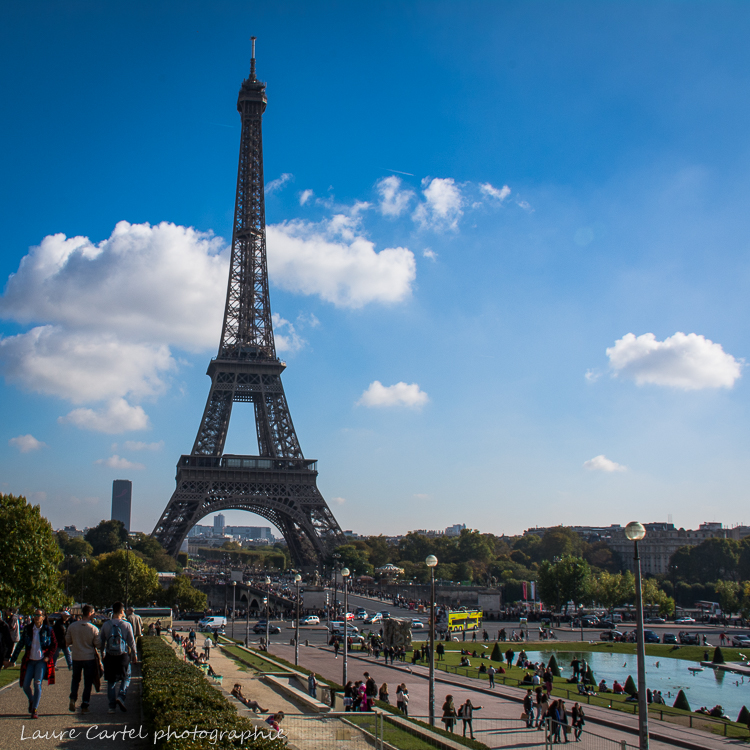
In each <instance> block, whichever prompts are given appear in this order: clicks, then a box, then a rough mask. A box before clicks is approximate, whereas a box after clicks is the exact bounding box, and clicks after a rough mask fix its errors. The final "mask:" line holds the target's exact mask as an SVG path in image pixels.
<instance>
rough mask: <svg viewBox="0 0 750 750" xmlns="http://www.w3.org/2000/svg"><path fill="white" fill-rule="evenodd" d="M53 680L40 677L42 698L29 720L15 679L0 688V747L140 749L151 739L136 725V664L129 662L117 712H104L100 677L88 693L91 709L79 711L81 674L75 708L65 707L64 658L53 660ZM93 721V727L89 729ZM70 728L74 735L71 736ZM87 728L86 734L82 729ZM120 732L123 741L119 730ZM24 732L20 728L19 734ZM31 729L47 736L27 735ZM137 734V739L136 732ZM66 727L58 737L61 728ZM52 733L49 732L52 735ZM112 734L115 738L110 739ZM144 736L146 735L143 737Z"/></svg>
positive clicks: (13, 749)
mask: <svg viewBox="0 0 750 750" xmlns="http://www.w3.org/2000/svg"><path fill="white" fill-rule="evenodd" d="M55 677H56V682H55V684H54V685H48V684H47V683H46V681H45V682H43V683H42V699H41V702H40V703H39V718H38V719H36V720H35V721H32V720H31V719H30V718H29V713H28V703H29V702H28V700H27V698H26V695H25V693H24V692H23V690H21V687H20V685H19V684H18V682H14V683H13V684H11V685H9V686H8V687H6V688H4V689H3V690H2V691H0V747H2V750H21V748H26V749H27V750H28V748H29V747H33V748H36V749H37V750H38V749H39V748H44V749H45V750H47V749H51V748H62V747H64V748H65V749H66V750H104V748H109V749H111V748H112V747H127V748H128V750H143V749H145V748H147V747H150V746H151V744H150V742H149V740H148V738H145V737H146V728H145V727H141V725H142V721H141V670H140V665H139V664H135V665H133V678H132V680H131V682H130V688H129V689H128V700H127V709H128V710H127V713H123V712H122V711H120V710H119V708H118V709H117V713H116V714H108V713H107V709H108V708H109V703H108V701H107V683H106V682H102V690H101V692H99V693H97V692H95V691H92V693H91V704H90V708H91V713H89V714H85V715H83V714H81V712H80V703H81V693H82V692H83V680H81V686H80V688H79V690H78V710H77V711H76V713H74V714H73V713H71V712H70V711H68V696H69V695H70V677H71V672H69V671H68V669H67V667H66V665H65V660H64V659H62V658H60V659H58V661H57V669H56V670H55ZM92 727H95V729H92ZM71 730H73V737H72V739H71ZM87 731H88V734H89V736H88V738H87V737H86V733H87ZM123 731H124V732H129V731H132V734H130V735H127V734H126V735H125V738H124V739H125V742H123V737H122V735H121V734H117V735H115V734H114V733H116V732H123ZM22 732H23V734H22ZM34 732H40V733H42V735H43V734H44V733H48V734H47V737H46V738H45V737H40V736H39V735H37V736H38V737H40V738H39V739H37V740H32V742H29V741H28V740H29V739H30V738H31V737H32V736H33V733H34ZM139 732H140V734H141V737H142V738H141V739H138V734H139ZM62 733H66V734H65V735H64V737H63V738H62V739H61V734H62ZM53 734H54V736H53ZM113 737H116V739H115V740H114V741H113ZM143 738H145V739H143Z"/></svg>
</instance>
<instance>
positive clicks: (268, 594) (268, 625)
mask: <svg viewBox="0 0 750 750" xmlns="http://www.w3.org/2000/svg"><path fill="white" fill-rule="evenodd" d="M270 599H271V579H270V577H269V576H266V651H268V647H269V646H270V645H271V622H270V620H269V619H268V605H269V603H270Z"/></svg>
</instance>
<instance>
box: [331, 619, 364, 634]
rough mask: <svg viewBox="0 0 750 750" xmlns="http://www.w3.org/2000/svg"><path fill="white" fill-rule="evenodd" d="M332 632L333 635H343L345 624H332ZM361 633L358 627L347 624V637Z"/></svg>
mask: <svg viewBox="0 0 750 750" xmlns="http://www.w3.org/2000/svg"><path fill="white" fill-rule="evenodd" d="M330 630H331V632H332V633H337V634H339V635H340V634H341V633H343V631H344V623H343V622H332V623H331V626H330ZM357 633H359V628H358V627H357V626H356V625H351V624H350V623H346V634H347V635H356V634H357Z"/></svg>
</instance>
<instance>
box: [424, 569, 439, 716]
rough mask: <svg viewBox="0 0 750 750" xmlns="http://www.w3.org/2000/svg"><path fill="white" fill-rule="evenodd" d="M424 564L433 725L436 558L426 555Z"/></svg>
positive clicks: (430, 704) (430, 712) (430, 710)
mask: <svg viewBox="0 0 750 750" xmlns="http://www.w3.org/2000/svg"><path fill="white" fill-rule="evenodd" d="M425 564H426V565H427V567H428V568H429V569H430V700H429V715H430V726H434V725H435V566H436V565H437V564H438V559H437V557H435V555H428V556H427V558H426V559H425Z"/></svg>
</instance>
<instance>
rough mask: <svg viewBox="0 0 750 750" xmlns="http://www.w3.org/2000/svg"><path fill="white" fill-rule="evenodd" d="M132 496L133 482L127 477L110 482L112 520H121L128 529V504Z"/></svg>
mask: <svg viewBox="0 0 750 750" xmlns="http://www.w3.org/2000/svg"><path fill="white" fill-rule="evenodd" d="M132 498H133V483H132V482H131V481H130V480H129V479H115V481H114V482H112V520H113V521H122V522H123V524H125V528H126V529H127V530H128V531H130V504H131V501H132Z"/></svg>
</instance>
